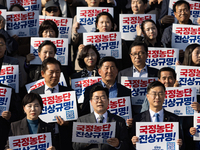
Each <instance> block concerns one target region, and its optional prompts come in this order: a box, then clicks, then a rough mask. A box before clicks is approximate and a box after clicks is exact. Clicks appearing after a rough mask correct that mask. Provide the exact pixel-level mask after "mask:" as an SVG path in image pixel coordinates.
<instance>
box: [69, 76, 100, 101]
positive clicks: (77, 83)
mask: <svg viewBox="0 0 200 150" xmlns="http://www.w3.org/2000/svg"><path fill="white" fill-rule="evenodd" d="M100 80H101V77H100V76H99V77H86V78H77V79H72V80H71V85H72V89H74V90H75V91H76V97H77V99H78V103H83V101H84V92H85V88H86V87H88V86H90V85H92V84H94V83H97V82H99V81H100Z"/></svg>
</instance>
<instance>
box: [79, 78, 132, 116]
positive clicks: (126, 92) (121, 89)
mask: <svg viewBox="0 0 200 150" xmlns="http://www.w3.org/2000/svg"><path fill="white" fill-rule="evenodd" d="M98 84H100V85H102V84H101V82H97V83H95V84H93V85H91V86H88V87H87V88H85V93H84V102H83V107H82V110H81V116H83V115H86V114H89V113H90V103H89V101H90V90H91V89H92V87H93V86H95V85H98ZM117 89H118V93H117V97H123V96H131V90H130V89H128V88H126V87H125V86H123V85H121V84H119V83H117Z"/></svg>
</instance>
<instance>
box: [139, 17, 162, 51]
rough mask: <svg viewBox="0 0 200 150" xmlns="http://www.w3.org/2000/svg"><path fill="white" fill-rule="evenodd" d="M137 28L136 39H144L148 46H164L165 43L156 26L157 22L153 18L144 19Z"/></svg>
mask: <svg viewBox="0 0 200 150" xmlns="http://www.w3.org/2000/svg"><path fill="white" fill-rule="evenodd" d="M136 30H137V36H136V38H135V41H136V42H137V41H144V43H145V44H147V46H148V47H164V45H163V44H162V43H161V38H160V36H159V33H158V31H159V30H158V29H157V27H156V24H155V22H154V21H153V20H150V19H149V20H144V21H143V22H142V24H141V28H140V25H139V24H138V25H137V26H136ZM142 34H143V35H144V37H142Z"/></svg>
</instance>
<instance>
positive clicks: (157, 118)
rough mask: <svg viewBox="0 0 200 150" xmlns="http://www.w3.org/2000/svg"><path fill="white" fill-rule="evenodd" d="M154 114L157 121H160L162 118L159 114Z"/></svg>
mask: <svg viewBox="0 0 200 150" xmlns="http://www.w3.org/2000/svg"><path fill="white" fill-rule="evenodd" d="M154 116H155V117H156V119H155V122H160V120H159V114H158V113H155V114H154Z"/></svg>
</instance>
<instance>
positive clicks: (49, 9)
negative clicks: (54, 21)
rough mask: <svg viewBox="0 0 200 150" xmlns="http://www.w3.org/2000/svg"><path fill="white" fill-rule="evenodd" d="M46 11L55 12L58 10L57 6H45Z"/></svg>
mask: <svg viewBox="0 0 200 150" xmlns="http://www.w3.org/2000/svg"><path fill="white" fill-rule="evenodd" d="M46 11H47V12H48V13H51V11H53V12H57V11H58V8H56V7H55V8H51V7H49V8H47V9H46Z"/></svg>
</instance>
